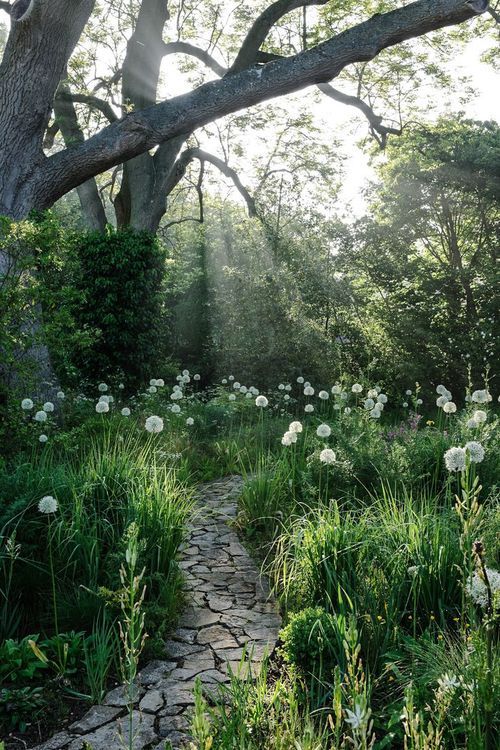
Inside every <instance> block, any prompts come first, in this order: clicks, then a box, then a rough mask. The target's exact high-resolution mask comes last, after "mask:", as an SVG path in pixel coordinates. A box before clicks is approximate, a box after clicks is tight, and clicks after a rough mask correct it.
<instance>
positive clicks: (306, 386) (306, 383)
mask: <svg viewBox="0 0 500 750" xmlns="http://www.w3.org/2000/svg"><path fill="white" fill-rule="evenodd" d="M310 385H311V384H310V382H309V381H308V380H306V382H305V383H304V388H309V386H310Z"/></svg>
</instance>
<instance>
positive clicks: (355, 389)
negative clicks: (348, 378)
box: [351, 383, 363, 393]
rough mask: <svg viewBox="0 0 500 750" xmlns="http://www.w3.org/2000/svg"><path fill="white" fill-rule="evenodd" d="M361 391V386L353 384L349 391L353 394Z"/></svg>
mask: <svg viewBox="0 0 500 750" xmlns="http://www.w3.org/2000/svg"><path fill="white" fill-rule="evenodd" d="M362 390H363V386H362V385H361V384H360V383H354V385H353V386H352V388H351V391H352V392H353V393H361V391H362Z"/></svg>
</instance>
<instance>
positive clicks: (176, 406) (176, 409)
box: [170, 404, 181, 414]
mask: <svg viewBox="0 0 500 750" xmlns="http://www.w3.org/2000/svg"><path fill="white" fill-rule="evenodd" d="M170 411H171V412H172V414H180V413H181V407H180V406H179V404H172V406H171V407H170Z"/></svg>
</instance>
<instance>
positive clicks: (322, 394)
mask: <svg viewBox="0 0 500 750" xmlns="http://www.w3.org/2000/svg"><path fill="white" fill-rule="evenodd" d="M318 396H319V397H320V399H321V400H322V401H327V400H328V399H329V398H330V396H329V394H328V392H327V391H320V392H319V393H318Z"/></svg>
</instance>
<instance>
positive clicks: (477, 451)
mask: <svg viewBox="0 0 500 750" xmlns="http://www.w3.org/2000/svg"><path fill="white" fill-rule="evenodd" d="M465 450H466V451H468V452H469V458H470V460H471V461H472V463H473V464H480V463H481V461H482V460H483V459H484V448H483V446H482V445H481V443H478V442H477V440H471V441H470V442H468V443H465Z"/></svg>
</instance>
